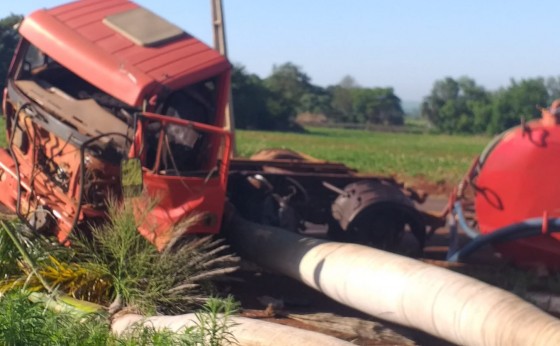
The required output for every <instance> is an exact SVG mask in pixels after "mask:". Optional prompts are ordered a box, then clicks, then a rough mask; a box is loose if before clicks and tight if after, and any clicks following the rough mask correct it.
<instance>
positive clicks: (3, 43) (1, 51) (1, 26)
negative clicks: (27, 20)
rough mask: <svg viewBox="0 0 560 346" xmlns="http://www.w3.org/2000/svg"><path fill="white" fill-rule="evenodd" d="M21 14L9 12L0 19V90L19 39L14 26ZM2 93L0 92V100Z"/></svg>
mask: <svg viewBox="0 0 560 346" xmlns="http://www.w3.org/2000/svg"><path fill="white" fill-rule="evenodd" d="M22 18H23V17H22V16H19V15H15V14H11V15H9V16H8V17H5V18H3V19H0V90H4V88H5V87H6V78H7V75H8V69H9V68H10V63H11V61H12V56H13V55H14V50H15V48H16V46H17V42H18V40H19V35H18V33H17V30H16V29H15V28H14V26H15V25H16V24H17V23H19V22H20V21H21V20H22ZM1 99H2V95H1V94H0V100H1Z"/></svg>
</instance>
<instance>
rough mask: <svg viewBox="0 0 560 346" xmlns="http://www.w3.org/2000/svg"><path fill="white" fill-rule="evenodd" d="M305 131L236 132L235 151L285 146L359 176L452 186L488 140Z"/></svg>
mask: <svg viewBox="0 0 560 346" xmlns="http://www.w3.org/2000/svg"><path fill="white" fill-rule="evenodd" d="M307 130H308V133H303V134H296V133H285V132H264V131H239V130H238V131H237V132H236V134H237V149H238V153H239V155H240V156H243V157H249V156H250V155H252V154H254V153H255V152H257V151H259V150H261V149H265V148H287V149H292V150H296V151H300V152H304V153H306V154H309V155H312V156H315V157H317V158H320V159H323V160H328V161H334V162H343V163H345V164H347V165H348V166H350V167H352V168H355V169H358V170H359V171H360V172H363V173H373V174H383V175H393V174H394V175H396V176H397V177H399V178H401V179H403V180H410V181H414V180H416V179H425V180H427V181H429V182H433V183H440V182H447V183H452V184H454V183H456V182H458V181H459V180H460V178H461V177H462V176H463V174H464V173H465V171H466V170H467V169H468V167H469V164H470V163H471V162H472V160H473V159H474V157H475V156H477V155H478V154H480V153H481V152H482V150H483V148H484V147H485V146H486V143H487V142H488V141H489V140H490V138H488V137H483V136H449V135H436V134H413V133H385V132H372V131H362V130H345V129H326V128H308V129H307Z"/></svg>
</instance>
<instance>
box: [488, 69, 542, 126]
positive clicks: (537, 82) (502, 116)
mask: <svg viewBox="0 0 560 346" xmlns="http://www.w3.org/2000/svg"><path fill="white" fill-rule="evenodd" d="M548 101H549V94H548V89H547V88H546V85H545V81H544V79H543V78H533V79H524V80H521V81H520V82H517V81H515V80H513V79H512V80H511V85H510V86H509V87H508V88H507V89H502V90H499V91H498V92H497V93H496V94H495V95H494V97H493V99H492V119H491V122H490V124H489V127H488V132H490V133H498V132H501V131H504V130H506V129H508V128H510V127H513V126H516V125H518V124H519V123H520V119H521V118H522V117H524V118H525V119H527V120H529V119H534V118H538V117H540V111H539V109H538V108H537V106H541V107H543V106H546V105H547V104H548Z"/></svg>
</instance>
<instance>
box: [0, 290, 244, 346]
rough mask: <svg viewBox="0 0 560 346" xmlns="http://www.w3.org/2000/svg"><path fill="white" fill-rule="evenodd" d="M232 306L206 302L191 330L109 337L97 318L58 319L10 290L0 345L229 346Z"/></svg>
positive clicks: (2, 303) (1, 310)
mask: <svg viewBox="0 0 560 346" xmlns="http://www.w3.org/2000/svg"><path fill="white" fill-rule="evenodd" d="M236 309H237V305H236V304H235V303H234V302H233V300H232V299H231V298H228V299H223V300H222V299H216V298H211V299H209V301H208V302H207V303H206V304H205V305H204V306H203V307H202V308H201V309H200V311H199V312H197V313H196V317H197V320H198V322H197V325H196V327H190V328H185V329H184V330H183V331H182V332H179V333H173V332H171V331H169V330H161V331H160V330H158V331H155V330H154V329H153V328H151V327H147V326H141V325H138V326H135V327H133V328H132V329H131V331H130V332H127V333H125V334H124V335H121V336H115V335H113V334H112V333H111V330H110V325H109V321H108V320H107V319H106V318H104V317H103V316H102V315H101V314H89V315H86V316H80V317H77V316H73V315H71V314H58V313H54V312H52V311H51V310H49V309H45V308H44V307H43V306H41V305H38V304H34V303H31V302H30V301H29V299H28V295H27V293H25V292H21V291H13V292H10V293H8V294H6V295H5V296H3V297H2V298H1V299H0V344H1V345H8V346H12V345H13V346H19V345H30V346H34V345H61V346H62V345H66V346H69V345H92V346H101V345H111V346H113V345H114V346H117V345H121V346H140V345H145V346H156V345H161V346H171V345H196V346H200V345H211V346H217V345H231V344H236V340H235V337H234V336H233V335H232V334H231V333H230V331H229V330H230V327H231V326H232V325H233V322H232V321H231V320H230V319H229V317H230V316H231V315H232V314H234V313H235V312H236Z"/></svg>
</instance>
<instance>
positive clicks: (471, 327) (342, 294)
mask: <svg viewBox="0 0 560 346" xmlns="http://www.w3.org/2000/svg"><path fill="white" fill-rule="evenodd" d="M224 225H225V230H226V231H227V236H228V239H229V241H230V242H231V243H232V245H233V246H234V248H235V249H236V250H237V251H238V252H239V253H240V254H241V255H242V256H244V257H245V258H248V259H250V260H253V261H255V262H256V263H258V264H259V265H261V266H263V267H265V268H267V269H270V270H274V271H277V272H279V273H282V274H284V275H288V276H290V277H292V278H295V279H297V280H300V281H302V282H304V283H305V284H307V285H308V286H310V287H312V288H314V289H316V290H318V291H320V292H322V293H324V294H326V295H327V296H329V297H331V298H332V299H334V300H336V301H338V302H340V303H343V304H345V305H347V306H350V307H352V308H355V309H357V310H360V311H362V312H365V313H367V314H370V315H371V316H374V317H377V318H381V319H385V320H388V321H391V322H395V323H399V324H402V325H405V326H409V327H413V328H417V329H420V330H422V331H424V332H427V333H429V334H432V335H434V336H436V337H440V338H442V339H445V340H448V341H450V342H453V343H456V344H460V345H559V344H560V321H559V320H557V319H555V318H554V317H552V316H550V315H548V314H546V313H544V312H542V311H541V310H539V309H538V308H536V307H535V306H533V305H531V304H529V303H527V302H525V301H523V300H522V299H520V298H519V297H517V296H515V295H513V294H511V293H509V292H506V291H504V290H501V289H498V288H496V287H493V286H491V285H488V284H485V283H482V282H480V281H478V280H475V279H472V278H470V277H467V276H464V275H461V274H457V273H454V272H451V271H448V270H445V269H442V268H439V267H434V266H431V265H428V264H425V263H422V262H419V261H416V260H414V259H410V258H406V257H403V256H399V255H396V254H392V253H387V252H384V251H380V250H376V249H373V248H369V247H365V246H361V245H355V244H342V243H334V242H325V241H321V240H317V239H310V238H305V237H301V236H299V235H297V234H294V233H290V232H286V231H284V230H282V229H278V228H274V227H270V226H263V225H259V224H255V223H251V222H248V221H246V220H244V219H242V218H241V217H239V216H237V215H235V214H234V213H232V215H230V216H229V217H228V218H226V220H225V224H224Z"/></svg>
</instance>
